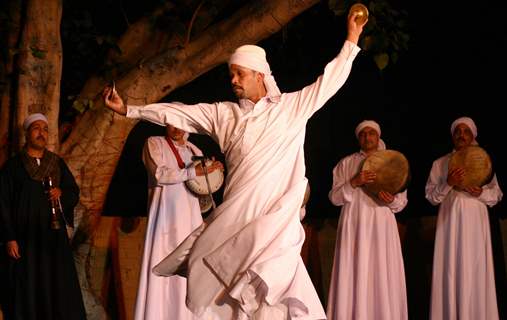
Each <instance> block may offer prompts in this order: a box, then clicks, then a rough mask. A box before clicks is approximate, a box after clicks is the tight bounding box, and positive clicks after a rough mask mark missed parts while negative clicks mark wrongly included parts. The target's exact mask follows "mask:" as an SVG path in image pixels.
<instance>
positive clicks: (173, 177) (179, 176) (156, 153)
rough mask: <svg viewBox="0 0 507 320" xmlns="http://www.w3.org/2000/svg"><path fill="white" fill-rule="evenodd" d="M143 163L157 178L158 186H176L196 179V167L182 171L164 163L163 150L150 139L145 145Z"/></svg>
mask: <svg viewBox="0 0 507 320" xmlns="http://www.w3.org/2000/svg"><path fill="white" fill-rule="evenodd" d="M167 147H168V148H169V146H167ZM143 162H144V165H145V167H146V170H147V171H148V173H149V174H150V175H151V176H153V177H154V178H155V180H156V182H157V184H158V185H165V184H176V183H181V182H184V181H187V180H190V179H193V178H195V168H194V167H189V168H183V169H180V168H179V167H172V166H169V165H168V164H166V163H164V162H163V161H162V150H161V149H160V147H159V145H158V143H157V142H156V141H155V140H153V139H148V140H147V141H146V143H145V144H144V148H143Z"/></svg>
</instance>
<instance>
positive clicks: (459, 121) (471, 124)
mask: <svg viewBox="0 0 507 320" xmlns="http://www.w3.org/2000/svg"><path fill="white" fill-rule="evenodd" d="M459 124H464V125H466V126H467V127H468V128H470V131H472V134H473V135H474V139H475V138H477V127H476V126H475V122H474V120H472V119H471V118H469V117H461V118H458V119H456V120H454V122H453V123H452V125H451V135H453V134H454V129H456V127H457V126H458V125H459Z"/></svg>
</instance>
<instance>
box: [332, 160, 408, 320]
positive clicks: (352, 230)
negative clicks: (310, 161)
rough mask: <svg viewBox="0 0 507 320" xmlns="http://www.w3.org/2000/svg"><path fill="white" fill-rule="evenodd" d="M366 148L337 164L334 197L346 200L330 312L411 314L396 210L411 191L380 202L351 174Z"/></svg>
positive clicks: (390, 317) (342, 315)
mask: <svg viewBox="0 0 507 320" xmlns="http://www.w3.org/2000/svg"><path fill="white" fill-rule="evenodd" d="M365 157H366V156H365V154H364V153H363V152H357V153H354V154H352V155H350V156H348V157H345V158H343V159H342V160H341V161H340V162H339V163H338V164H337V165H336V167H335V168H334V170H333V188H332V189H331V191H330V192H329V199H330V200H331V202H332V203H333V204H334V205H336V206H342V209H341V215H340V220H339V222H338V230H337V236H336V247H335V256H334V263H333V271H332V274H331V284H330V286H329V298H328V302H327V317H328V319H329V320H338V319H339V320H365V319H376V320H377V319H378V320H382V319H385V320H398V319H407V318H408V312H407V294H406V287H405V270H404V267H403V256H402V253H401V245H400V237H399V234H398V227H397V223H396V219H395V217H394V213H397V212H399V211H401V210H403V208H404V207H405V206H406V204H407V191H406V190H405V191H403V192H401V193H398V194H396V195H395V196H394V201H393V202H391V203H390V204H388V205H380V204H379V203H378V202H376V201H374V200H373V199H372V198H371V197H370V196H368V195H367V194H366V193H365V192H364V191H363V189H362V188H353V187H352V186H351V184H350V180H351V179H352V178H353V177H354V176H355V175H356V174H357V173H358V172H359V170H360V166H361V163H362V161H363V160H364V159H365Z"/></svg>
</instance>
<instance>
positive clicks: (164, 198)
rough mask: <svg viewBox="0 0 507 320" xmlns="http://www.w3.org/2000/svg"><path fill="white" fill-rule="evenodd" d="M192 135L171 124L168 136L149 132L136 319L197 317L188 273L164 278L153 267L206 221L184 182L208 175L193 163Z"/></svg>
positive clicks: (216, 165) (195, 150) (195, 151)
mask: <svg viewBox="0 0 507 320" xmlns="http://www.w3.org/2000/svg"><path fill="white" fill-rule="evenodd" d="M187 137H188V133H185V132H184V131H183V130H180V129H178V128H175V127H173V126H171V125H167V127H166V136H165V137H161V136H160V137H150V138H148V139H147V140H146V143H145V145H144V149H143V162H144V164H145V167H146V170H147V172H148V204H149V205H148V206H149V208H148V225H147V228H146V236H145V242H144V252H143V261H142V265H141V272H140V277H139V287H138V290H137V300H136V306H135V319H136V320H159V319H178V320H192V319H195V317H194V316H193V314H192V312H191V311H190V310H188V308H187V307H186V305H185V297H186V294H187V280H186V278H184V277H181V276H174V277H168V278H162V277H158V276H156V275H154V274H153V273H152V272H151V269H152V268H153V266H155V265H156V264H157V263H159V262H160V261H161V260H162V259H163V258H165V257H166V256H167V255H168V254H169V253H171V252H172V251H173V250H174V249H175V248H176V247H177V246H178V245H179V244H180V243H181V242H182V241H183V240H184V239H185V238H186V237H187V236H188V235H189V234H190V233H191V232H192V231H194V230H195V229H196V228H197V227H199V226H200V225H201V224H202V216H201V210H200V208H199V200H198V198H197V197H196V196H195V195H194V194H193V193H191V192H190V191H189V190H188V189H187V188H186V186H185V181H187V180H190V179H193V178H195V177H196V176H201V175H203V170H202V167H201V166H193V165H192V156H194V155H196V156H202V152H201V150H199V149H198V148H197V147H196V146H195V145H193V144H192V143H190V142H189V141H187ZM170 144H172V146H171V145H170ZM222 169H223V166H222V164H221V163H220V162H217V161H214V162H213V163H212V164H211V165H210V166H207V171H208V172H209V173H211V172H213V171H214V170H222Z"/></svg>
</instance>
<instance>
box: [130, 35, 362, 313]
mask: <svg viewBox="0 0 507 320" xmlns="http://www.w3.org/2000/svg"><path fill="white" fill-rule="evenodd" d="M359 50H360V49H359V48H358V47H357V46H356V45H355V44H353V43H351V42H348V41H346V42H345V44H344V46H343V48H342V50H341V52H340V54H339V55H338V56H337V57H336V58H335V59H333V60H332V61H331V62H330V63H329V64H328V65H327V66H326V68H325V70H324V74H323V75H321V76H320V77H319V78H318V79H317V81H316V82H315V83H313V84H311V85H309V86H307V87H305V88H303V89H302V90H300V91H296V92H291V93H284V94H282V95H281V96H279V97H264V98H262V99H261V100H259V101H258V102H257V103H256V104H253V103H252V102H250V101H248V100H240V105H241V106H240V105H238V104H237V103H233V102H218V103H214V104H205V103H200V104H197V105H181V104H170V103H161V104H152V105H147V106H144V107H132V106H129V107H128V113H127V116H128V117H132V118H142V119H145V120H149V121H151V122H154V123H158V124H166V123H170V124H172V125H174V126H176V127H178V128H182V129H183V130H185V131H188V132H198V133H202V134H208V135H210V136H211V137H212V138H213V139H214V140H215V141H216V142H217V143H218V144H219V146H220V148H221V150H222V152H223V153H224V155H225V160H226V165H227V169H228V175H227V178H226V184H225V190H224V197H223V203H222V204H221V205H220V206H218V207H217V208H216V209H215V210H214V211H213V213H212V214H211V216H210V218H209V219H208V220H207V221H206V223H205V224H203V225H202V226H201V228H199V230H197V231H196V232H194V233H193V234H192V235H191V236H190V237H188V238H187V240H185V242H184V243H183V244H182V245H181V246H180V247H179V248H178V249H177V250H176V251H175V252H173V254H171V255H170V256H169V257H167V258H166V259H165V260H164V262H163V263H162V264H161V266H160V267H161V268H160V270H159V273H161V274H171V273H174V272H175V271H176V269H177V268H178V267H179V265H180V264H181V263H184V261H185V260H187V259H188V268H189V272H188V293H187V306H188V307H189V308H190V309H191V310H192V311H193V312H194V313H196V314H198V315H206V317H207V318H206V319H212V318H216V319H233V318H234V319H245V318H247V317H251V318H255V319H325V313H324V310H323V308H322V305H321V303H320V301H319V298H318V296H317V293H316V291H315V289H314V288H313V285H312V283H311V280H310V278H309V276H308V273H307V271H306V269H305V267H304V264H303V262H302V259H301V257H300V250H301V246H302V244H303V241H304V230H303V228H302V226H301V223H300V221H299V213H300V207H301V203H302V201H303V197H304V193H305V190H306V184H307V180H306V178H305V163H304V151H303V144H304V138H305V127H306V123H307V121H308V119H309V118H310V117H311V116H312V115H313V113H314V112H316V111H317V110H318V109H319V108H321V107H322V106H323V105H324V103H325V102H326V101H327V100H328V99H329V98H330V97H331V96H333V95H334V94H335V93H336V92H337V91H338V89H339V88H340V87H341V86H342V85H343V83H344V82H345V80H346V79H347V77H348V75H349V73H350V69H351V67H352V62H353V60H354V58H355V57H356V55H357V53H358V52H359Z"/></svg>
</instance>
